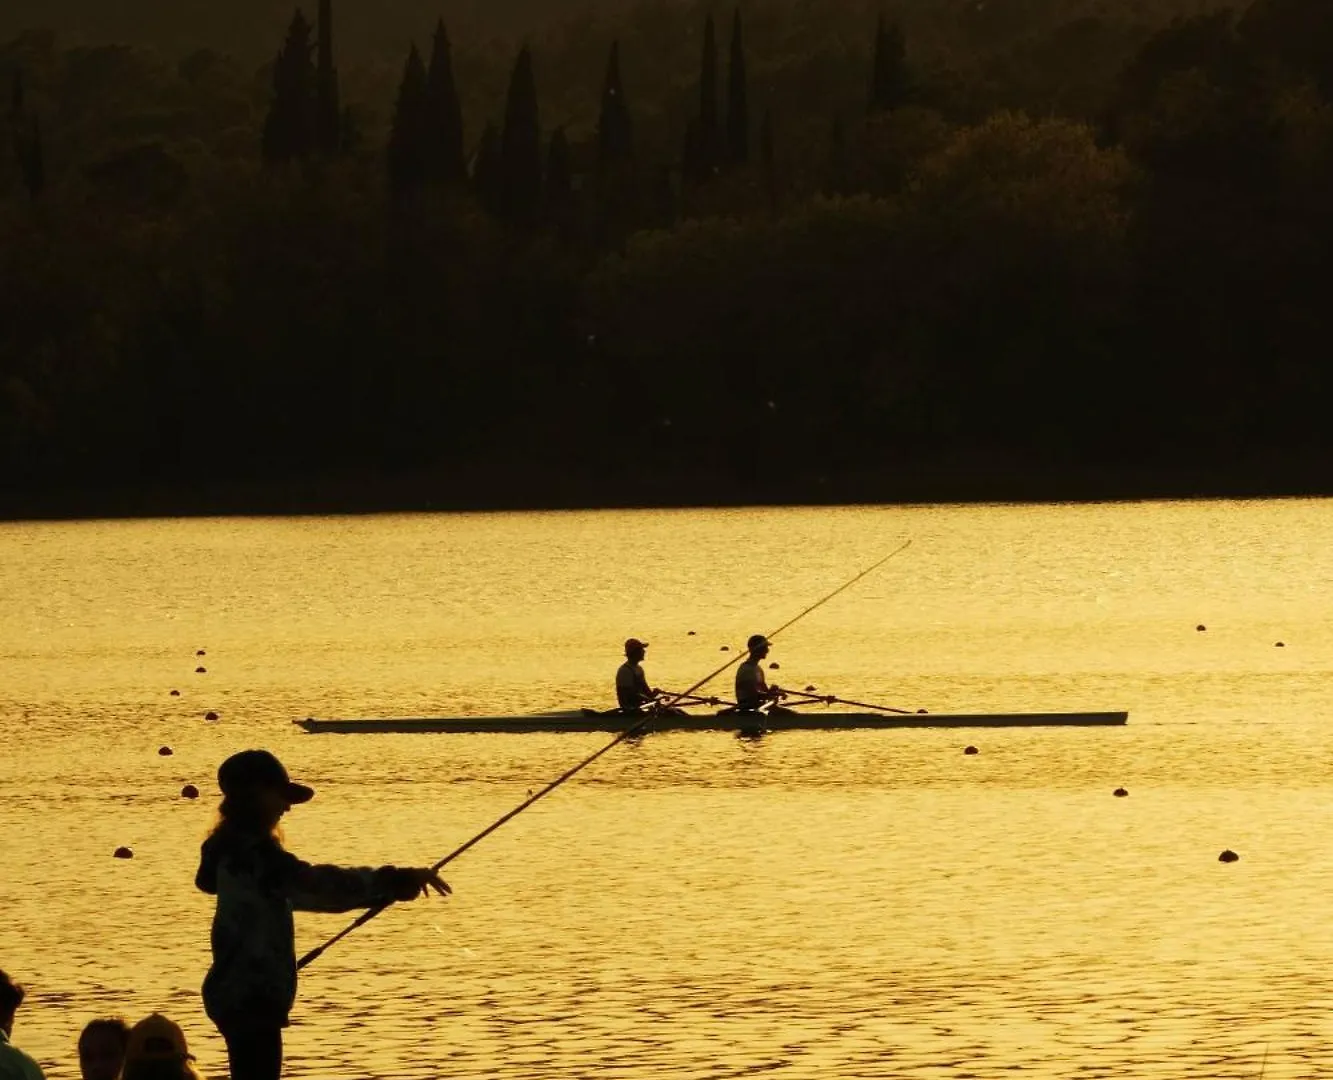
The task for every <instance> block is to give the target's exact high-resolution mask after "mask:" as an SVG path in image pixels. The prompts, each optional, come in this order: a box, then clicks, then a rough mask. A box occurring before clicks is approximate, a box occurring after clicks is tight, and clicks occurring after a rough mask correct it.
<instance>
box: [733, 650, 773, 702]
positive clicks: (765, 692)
mask: <svg viewBox="0 0 1333 1080" xmlns="http://www.w3.org/2000/svg"><path fill="white" fill-rule="evenodd" d="M745 647H746V648H747V649H749V650H750V655H749V656H748V657H746V658H745V659H744V660H742V661H741V665H740V667H738V668H737V669H736V710H737V711H738V712H758V711H759V709H760V708H761V707H762V706H764V705H768V704H772V703H774V702H776V701H777V700H778V698H780V697H782V689H781V687H778V686H772V687H770V686H769V685H768V680H767V679H765V678H764V664H763V660H764V657H766V656H767V655H768V648H769V646H768V638H766V637H764V635H763V634H755V635H754V636H753V637H751V638H750V640H749V641H747V642H746V643H745Z"/></svg>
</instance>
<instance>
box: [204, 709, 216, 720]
mask: <svg viewBox="0 0 1333 1080" xmlns="http://www.w3.org/2000/svg"><path fill="white" fill-rule="evenodd" d="M217 718H218V714H217V713H215V712H213V711H212V710H211V709H210V710H209V711H208V712H206V713H204V719H205V720H216V719H217Z"/></svg>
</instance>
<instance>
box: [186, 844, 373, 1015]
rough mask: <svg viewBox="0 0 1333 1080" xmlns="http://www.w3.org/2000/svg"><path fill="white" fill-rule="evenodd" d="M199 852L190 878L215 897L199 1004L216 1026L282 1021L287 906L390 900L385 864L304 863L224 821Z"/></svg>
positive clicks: (290, 984)
mask: <svg viewBox="0 0 1333 1080" xmlns="http://www.w3.org/2000/svg"><path fill="white" fill-rule="evenodd" d="M200 855H201V857H200V861H199V872H198V873H197V874H196V875H195V879H194V881H195V884H196V885H197V886H198V887H199V888H200V889H202V890H203V891H204V892H206V893H209V894H210V895H213V896H216V897H217V898H218V906H217V912H216V913H215V914H214V916H213V934H212V939H213V966H212V967H210V968H209V971H208V975H207V976H206V977H205V979H204V1009H205V1011H206V1012H207V1013H208V1015H209V1018H210V1019H211V1020H212V1021H213V1022H214V1023H215V1024H217V1025H218V1027H219V1028H221V1029H223V1030H226V1029H227V1028H229V1027H230V1028H236V1027H247V1026H255V1025H258V1026H269V1025H272V1024H278V1025H280V1026H283V1027H285V1026H286V1025H287V1022H288V1014H289V1013H290V1012H291V1008H292V1005H293V1003H294V1002H295V1000H296V936H295V927H294V925H293V921H292V912H293V911H327V912H339V911H352V910H354V909H356V908H365V907H373V906H374V905H376V904H381V903H387V902H389V901H390V900H392V899H393V893H392V887H391V875H392V873H393V871H392V870H391V869H390V868H387V867H386V868H384V869H383V870H379V871H376V870H369V869H355V870H352V869H343V868H341V867H337V866H312V865H311V864H310V863H308V862H302V861H301V860H300V859H298V858H297V857H296V856H295V855H293V854H291V853H290V852H288V851H286V850H284V849H283V847H282V845H281V844H280V843H279V842H278V840H277V839H276V838H275V837H272V836H264V835H256V834H254V833H250V832H245V831H242V830H240V829H236V828H234V827H232V826H229V825H225V824H224V825H223V826H222V827H221V828H219V829H218V830H217V831H216V832H215V833H214V834H213V835H212V836H210V837H209V838H208V839H207V840H206V841H204V845H203V849H202V851H201V853H200ZM386 871H387V873H386Z"/></svg>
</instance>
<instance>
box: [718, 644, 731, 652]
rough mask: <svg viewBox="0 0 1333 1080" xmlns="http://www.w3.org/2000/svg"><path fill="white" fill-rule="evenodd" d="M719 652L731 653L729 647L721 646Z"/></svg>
mask: <svg viewBox="0 0 1333 1080" xmlns="http://www.w3.org/2000/svg"><path fill="white" fill-rule="evenodd" d="M719 651H721V652H731V646H730V645H723V646H722V648H721V650H719Z"/></svg>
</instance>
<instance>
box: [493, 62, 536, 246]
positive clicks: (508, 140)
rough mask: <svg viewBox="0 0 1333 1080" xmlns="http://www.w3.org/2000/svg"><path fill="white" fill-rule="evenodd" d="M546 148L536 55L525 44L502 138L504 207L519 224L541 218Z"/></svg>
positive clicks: (512, 81)
mask: <svg viewBox="0 0 1333 1080" xmlns="http://www.w3.org/2000/svg"><path fill="white" fill-rule="evenodd" d="M541 198H542V149H541V125H540V123H539V120H538V116H537V81H536V79H535V77H534V76H533V72H532V52H531V50H530V49H529V48H528V47H527V46H526V45H524V46H523V48H522V49H520V50H519V54H518V59H517V60H515V61H514V72H513V75H512V76H511V77H510V80H509V94H508V96H507V98H506V100H505V123H504V132H503V133H502V135H501V138H500V207H501V214H502V216H503V217H504V218H505V219H506V220H508V221H510V222H512V223H513V224H515V225H519V226H523V227H531V226H533V225H535V224H537V222H538V220H539V218H540V216H541Z"/></svg>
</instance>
